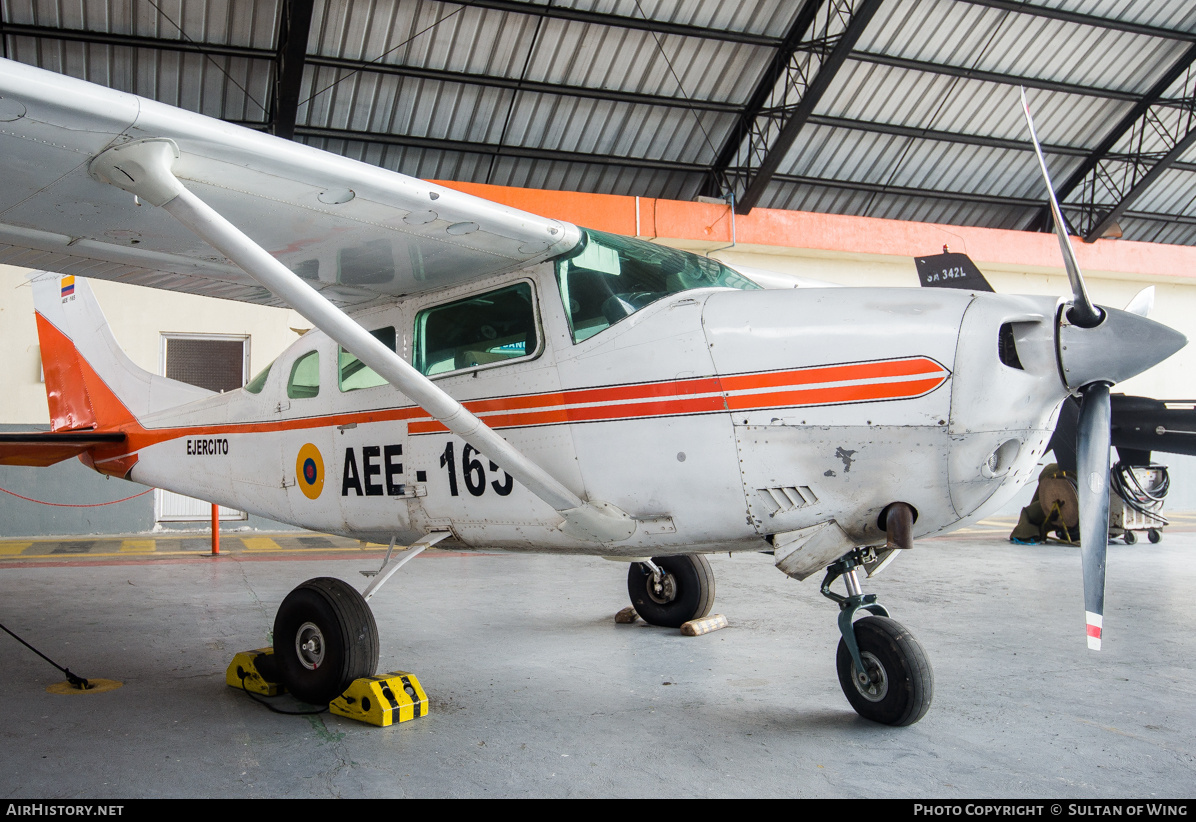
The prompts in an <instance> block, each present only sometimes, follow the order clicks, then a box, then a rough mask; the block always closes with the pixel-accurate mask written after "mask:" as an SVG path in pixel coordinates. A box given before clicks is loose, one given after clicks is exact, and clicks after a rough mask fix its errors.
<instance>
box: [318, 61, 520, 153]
mask: <svg viewBox="0 0 1196 822" xmlns="http://www.w3.org/2000/svg"><path fill="white" fill-rule="evenodd" d="M313 89H314V97H313V96H312V95H313V91H312V90H313ZM511 94H512V92H510V91H505V90H499V89H485V88H480V87H478V86H470V85H465V84H462V83H444V82H440V81H436V80H423V79H420V78H413V77H393V76H387V75H380V74H366V73H364V72H345V71H341V70H338V69H330V68H314V69H312V68H309V69H308V70H307V71H306V72H305V78H304V83H303V89H302V91H301V92H300V98H301V99H303V98H310V102H308V103H305V104H304V105H302V106H300V109H299V120H298V121H299V122H300V123H302V124H304V125H310V126H316V127H320V128H338V129H347V130H350V131H376V132H380V133H388V134H407V135H412V136H416V137H433V138H439V139H445V140H468V141H477V142H497V140H498V136H499V134H500V133H501V128H502V124H503V122H504V120H505V115H506V108H505V104H506V103H507V101H509V99H510V95H511Z"/></svg>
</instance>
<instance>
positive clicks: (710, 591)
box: [627, 554, 714, 628]
mask: <svg viewBox="0 0 1196 822" xmlns="http://www.w3.org/2000/svg"><path fill="white" fill-rule="evenodd" d="M652 561H653V562H654V563H656V566H657V567H658V568H660V570H661V571H663V572H664V579H663V580H662V585H661V590H660V591H657V590H656V586H655V584H654V583H653V580H652V569H650V568H649V567H648V566H647V565H644V564H643V563H642V562H633V563H632V564H631V567H629V568H628V569H627V593H628V595H630V597H631V605H632V607H634V608H635V612H636V613H637V614H639V615H640V617H641V618H642V619H643V620H644V622H647V623H648V624H649V625H659V626H661V627H664V628H680V627H681V626H682V625H683V624H685V623H686V622H689V621H690V620H691V619H699V618H701V617H704V616H706V615H707V614H708V613H710V609H711V608H712V607H713V606H714V571H713V570H711V568H710V562H709V561H708V560H707V559H706V557H704V556H702V555H701V554H684V555H682V556H676V557H653V558H652Z"/></svg>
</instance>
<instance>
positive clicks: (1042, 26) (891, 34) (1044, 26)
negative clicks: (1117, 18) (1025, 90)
mask: <svg viewBox="0 0 1196 822" xmlns="http://www.w3.org/2000/svg"><path fill="white" fill-rule="evenodd" d="M1089 13H1091V12H1089ZM881 14H884V15H885V19H884V20H881V19H879V18H880V15H881ZM930 20H933V21H934V25H933V26H930V25H928V21H930ZM943 32H950V36H947V37H944V36H942V35H943ZM864 39H866V40H867V43H866V44H865V43H864V42H863V40H864ZM1060 43H1065V44H1066V47H1065V48H1060ZM1186 46H1187V44H1186V43H1183V42H1180V41H1177V40H1161V39H1159V38H1156V37H1150V36H1148V35H1145V34H1137V33H1132V32H1126V31H1114V30H1111V29H1106V28H1099V27H1096V26H1089V25H1083V24H1080V23H1074V22H1070V21H1066V20H1056V19H1051V18H1047V17H1040V16H1035V15H1032V14H1023V13H1018V12H1015V11H1008V10H1005V9H995V8H988V7H984V6H976V5H971V4H967V3H959V2H955V0H917V2H913V3H909V2H907V3H897V4H886V6H885V7H884V9H883V10H882V11H881V12H880V13H879V14H878V15H877V19H875V20H873V22H872V24H871V25H870V26H869V27H868V31H867V32H866V34H865V38H863V39H862V40H861V44H860V46H859V48H860V50H864V51H881V52H883V53H885V54H888V55H891V56H896V57H906V58H911V59H917V60H925V61H930V62H935V63H942V64H945V65H952V66H958V67H961V68H966V69H977V70H982V71H996V72H1001V73H1004V74H1011V75H1014V76H1017V75H1022V76H1029V77H1035V78H1038V79H1041V80H1054V81H1058V82H1066V83H1074V84H1077V85H1091V86H1094V87H1103V88H1113V89H1119V90H1124V91H1130V92H1135V93H1142V92H1144V91H1145V90H1146V89H1148V88H1149V87H1150V86H1151V85H1152V84H1153V83H1154V82H1155V80H1157V79H1158V77H1159V76H1160V75H1161V74H1163V72H1164V71H1165V70H1166V68H1167V67H1168V66H1169V65H1171V63H1173V62H1174V61H1175V60H1176V59H1177V58H1178V57H1179V56H1180V54H1182V53H1183V51H1184V49H1185V48H1186Z"/></svg>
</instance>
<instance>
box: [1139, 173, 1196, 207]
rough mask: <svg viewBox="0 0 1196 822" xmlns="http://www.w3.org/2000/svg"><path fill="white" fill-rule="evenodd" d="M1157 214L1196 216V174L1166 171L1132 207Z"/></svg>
mask: <svg viewBox="0 0 1196 822" xmlns="http://www.w3.org/2000/svg"><path fill="white" fill-rule="evenodd" d="M1130 209H1131V210H1132V211H1145V212H1152V213H1156V214H1196V172H1192V171H1187V170H1180V169H1175V168H1171V169H1168V170H1166V171H1164V172H1163V173H1162V174H1160V175H1159V177H1158V179H1156V180H1155V181H1154V182H1153V183H1152V184H1151V185H1150V186H1149V187H1148V188H1147V189H1146V190H1145V191H1143V192H1142V194H1141V196H1139V197H1137V198H1136V199H1135V200H1134V201H1133V203H1132V204H1131V206H1130Z"/></svg>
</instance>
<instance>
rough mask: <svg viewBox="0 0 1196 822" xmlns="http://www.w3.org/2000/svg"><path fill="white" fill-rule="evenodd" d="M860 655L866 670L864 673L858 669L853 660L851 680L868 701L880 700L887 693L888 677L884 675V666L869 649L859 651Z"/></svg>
mask: <svg viewBox="0 0 1196 822" xmlns="http://www.w3.org/2000/svg"><path fill="white" fill-rule="evenodd" d="M860 657H861V658H862V659H863V660H864V667H865V668H867V669H868V670H867V672H866V673H865V672H863V671H860V670H859V669H857V668H856V666H855V663H854V662H853V663H852V665H851V681H852V682H853V683H854V684H855V689H856V690H857V691H858V692H859V694H860V696H862V697H863V698H864V699H866V700H868V701H869V702H880V701H881V700H882V699H884V698H885V696H887V695H888V693H889V678H888V676H886V675H885V669H884V666H882V665H881V664H880V660H878V659H877V658H876V655H875V654H873V653H872V652H871V651H861V652H860Z"/></svg>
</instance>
